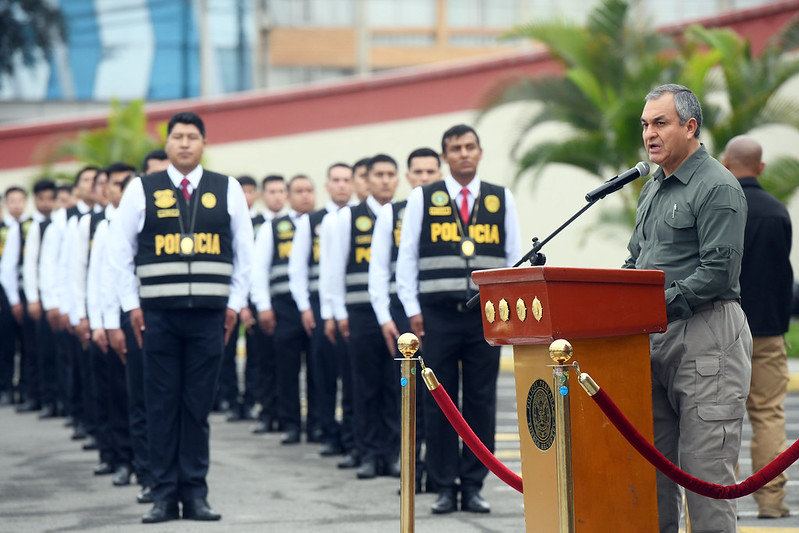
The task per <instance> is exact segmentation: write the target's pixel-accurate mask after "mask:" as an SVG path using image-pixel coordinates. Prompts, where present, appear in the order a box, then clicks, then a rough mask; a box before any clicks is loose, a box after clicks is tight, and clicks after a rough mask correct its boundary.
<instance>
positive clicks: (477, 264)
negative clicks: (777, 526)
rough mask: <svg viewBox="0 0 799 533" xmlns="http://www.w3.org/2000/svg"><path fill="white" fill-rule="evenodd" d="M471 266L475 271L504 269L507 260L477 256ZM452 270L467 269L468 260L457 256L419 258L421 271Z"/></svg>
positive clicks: (470, 261) (471, 261) (470, 263)
mask: <svg viewBox="0 0 799 533" xmlns="http://www.w3.org/2000/svg"><path fill="white" fill-rule="evenodd" d="M469 266H470V267H471V268H474V269H475V270H482V269H487V268H503V267H504V266H505V258H504V257H493V256H490V255H481V256H476V257H474V258H473V259H470V260H469ZM450 268H466V259H464V258H463V257H460V256H455V255H442V256H438V257H420V258H419V270H445V269H450Z"/></svg>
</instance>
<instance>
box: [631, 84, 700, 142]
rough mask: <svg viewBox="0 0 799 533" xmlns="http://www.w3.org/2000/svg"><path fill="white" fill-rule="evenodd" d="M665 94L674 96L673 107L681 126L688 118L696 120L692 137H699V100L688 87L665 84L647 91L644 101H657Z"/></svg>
mask: <svg viewBox="0 0 799 533" xmlns="http://www.w3.org/2000/svg"><path fill="white" fill-rule="evenodd" d="M666 93H671V94H673V95H674V106H675V107H676V108H677V116H678V117H680V125H681V126H682V125H683V124H685V122H686V121H687V120H688V119H690V118H695V119H696V131H695V132H694V137H699V130H700V128H701V127H702V106H701V105H700V104H699V98H697V97H696V95H695V94H694V92H693V91H692V90H691V89H689V88H688V87H685V86H683V85H677V84H676V83H667V84H665V85H661V86H660V87H655V88H654V89H652V90H651V91H649V94H647V95H646V98H644V100H645V101H647V102H648V101H650V100H657V99H658V98H660V97H661V96H663V95H664V94H666Z"/></svg>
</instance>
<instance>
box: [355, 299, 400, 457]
mask: <svg viewBox="0 0 799 533" xmlns="http://www.w3.org/2000/svg"><path fill="white" fill-rule="evenodd" d="M347 312H348V314H349V324H350V339H349V350H350V356H351V359H352V368H353V383H354V389H355V415H356V431H358V433H359V434H360V436H361V443H362V453H363V455H362V458H363V460H365V461H369V460H379V461H386V462H393V461H396V460H397V459H398V457H399V447H400V383H399V380H400V369H399V363H398V362H397V361H394V353H391V352H389V351H388V347H387V346H386V343H385V341H384V340H383V335H382V333H381V330H380V326H379V325H378V323H377V319H376V318H375V315H374V311H372V308H371V306H369V307H368V308H367V307H365V306H364V307H362V308H361V306H359V307H358V308H356V307H348V308H347Z"/></svg>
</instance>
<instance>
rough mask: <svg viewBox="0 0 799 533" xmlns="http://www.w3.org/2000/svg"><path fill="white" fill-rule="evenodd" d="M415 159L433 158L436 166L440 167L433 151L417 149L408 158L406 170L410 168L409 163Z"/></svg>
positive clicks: (436, 155) (439, 159)
mask: <svg viewBox="0 0 799 533" xmlns="http://www.w3.org/2000/svg"><path fill="white" fill-rule="evenodd" d="M417 157H435V158H436V163H437V164H438V166H439V168H440V167H441V158H440V157H439V156H438V154H437V153H436V151H435V150H433V149H432V148H417V149H416V150H414V151H413V152H411V155H409V156H408V168H411V161H412V160H413V159H415V158H417Z"/></svg>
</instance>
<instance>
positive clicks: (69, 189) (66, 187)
mask: <svg viewBox="0 0 799 533" xmlns="http://www.w3.org/2000/svg"><path fill="white" fill-rule="evenodd" d="M74 188H75V186H74V185H69V184H64V185H58V186H56V188H55V193H56V194H58V193H60V192H61V191H66V192H68V193H69V194H72V190H73V189H74Z"/></svg>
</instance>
